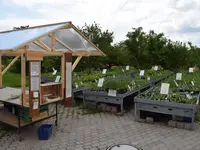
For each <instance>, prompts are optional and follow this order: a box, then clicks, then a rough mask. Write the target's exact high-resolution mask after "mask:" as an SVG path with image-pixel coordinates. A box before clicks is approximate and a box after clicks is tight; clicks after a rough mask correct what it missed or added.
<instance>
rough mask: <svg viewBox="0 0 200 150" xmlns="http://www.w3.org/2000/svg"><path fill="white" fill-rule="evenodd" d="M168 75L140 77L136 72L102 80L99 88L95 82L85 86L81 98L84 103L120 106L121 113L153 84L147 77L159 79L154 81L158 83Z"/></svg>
mask: <svg viewBox="0 0 200 150" xmlns="http://www.w3.org/2000/svg"><path fill="white" fill-rule="evenodd" d="M147 73H148V71H147ZM170 74H171V73H170V72H169V71H156V72H155V73H153V72H152V73H151V74H146V75H144V76H142V77H141V76H139V72H137V73H130V74H127V75H126V76H117V77H115V78H104V82H103V85H102V86H101V87H99V86H97V83H96V82H89V83H87V84H85V87H86V90H84V91H83V97H84V100H85V101H94V102H96V103H108V104H117V105H120V109H121V111H122V112H123V109H124V108H125V109H128V108H129V107H130V106H131V104H132V103H133V97H134V96H136V95H137V94H138V93H140V92H143V91H144V90H147V89H148V88H150V87H151V86H152V85H154V84H155V83H154V84H152V80H151V79H150V80H149V79H148V78H149V77H150V78H152V79H156V77H157V78H159V79H156V81H157V82H159V81H161V79H164V78H167V77H168V76H169V75H170ZM154 75H155V76H154ZM154 81H155V80H154ZM157 82H156V83H157ZM113 92H114V94H113Z"/></svg>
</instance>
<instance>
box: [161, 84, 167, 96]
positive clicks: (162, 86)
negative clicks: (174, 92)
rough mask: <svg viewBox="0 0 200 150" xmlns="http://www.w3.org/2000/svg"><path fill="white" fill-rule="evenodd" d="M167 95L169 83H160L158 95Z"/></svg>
mask: <svg viewBox="0 0 200 150" xmlns="http://www.w3.org/2000/svg"><path fill="white" fill-rule="evenodd" d="M168 93H169V83H162V84H161V89H160V94H168Z"/></svg>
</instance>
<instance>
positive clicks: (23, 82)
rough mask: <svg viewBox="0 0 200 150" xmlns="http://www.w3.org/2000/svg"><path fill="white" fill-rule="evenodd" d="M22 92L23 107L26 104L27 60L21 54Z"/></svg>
mask: <svg viewBox="0 0 200 150" xmlns="http://www.w3.org/2000/svg"><path fill="white" fill-rule="evenodd" d="M21 90H22V105H24V104H25V102H26V101H25V95H26V60H25V57H24V54H21Z"/></svg>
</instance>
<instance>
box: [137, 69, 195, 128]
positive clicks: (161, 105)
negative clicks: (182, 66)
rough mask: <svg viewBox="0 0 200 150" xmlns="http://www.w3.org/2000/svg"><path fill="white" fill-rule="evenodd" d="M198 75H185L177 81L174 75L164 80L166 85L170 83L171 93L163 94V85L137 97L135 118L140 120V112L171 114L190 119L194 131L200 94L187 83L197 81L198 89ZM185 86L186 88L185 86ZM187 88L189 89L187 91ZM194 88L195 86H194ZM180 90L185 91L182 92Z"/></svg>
mask: <svg viewBox="0 0 200 150" xmlns="http://www.w3.org/2000/svg"><path fill="white" fill-rule="evenodd" d="M197 74H198V72H197V73H192V74H188V73H185V74H184V73H183V78H182V79H183V80H180V81H179V80H178V81H176V76H175V75H173V76H171V77H170V78H168V79H166V80H164V81H163V82H164V83H169V84H170V86H169V87H170V88H169V93H168V94H161V93H160V91H161V85H158V86H156V87H152V88H151V89H149V90H147V91H145V92H143V93H141V94H140V95H138V96H137V97H135V99H134V101H135V118H136V120H139V118H140V111H141V110H142V111H149V112H155V113H161V114H169V115H175V116H182V117H189V118H191V120H192V121H191V122H192V129H193V128H194V118H195V112H196V104H198V100H197V99H198V98H197V97H198V94H196V93H195V92H194V91H193V89H194V88H191V89H190V88H189V87H191V86H189V85H188V84H187V83H189V81H191V79H193V80H194V79H196V80H195V81H196V82H195V83H196V85H197V87H198V82H197V81H198V80H197V79H198V78H196V75H197ZM184 85H185V86H184ZM185 87H187V88H188V89H189V91H186V90H185V89H186V88H185ZM192 87H194V85H192ZM180 89H184V90H182V91H180Z"/></svg>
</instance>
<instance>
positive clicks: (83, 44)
mask: <svg viewBox="0 0 200 150" xmlns="http://www.w3.org/2000/svg"><path fill="white" fill-rule="evenodd" d="M55 37H56V38H57V39H59V40H60V41H62V42H63V43H65V44H66V45H67V46H69V47H71V48H72V49H73V50H74V51H86V52H91V51H97V50H96V49H95V48H94V46H92V45H91V44H90V43H89V42H88V41H87V40H85V39H84V38H83V37H82V36H81V35H80V34H79V33H77V32H76V31H75V30H74V29H73V28H69V29H60V30H58V31H56V32H55Z"/></svg>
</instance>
